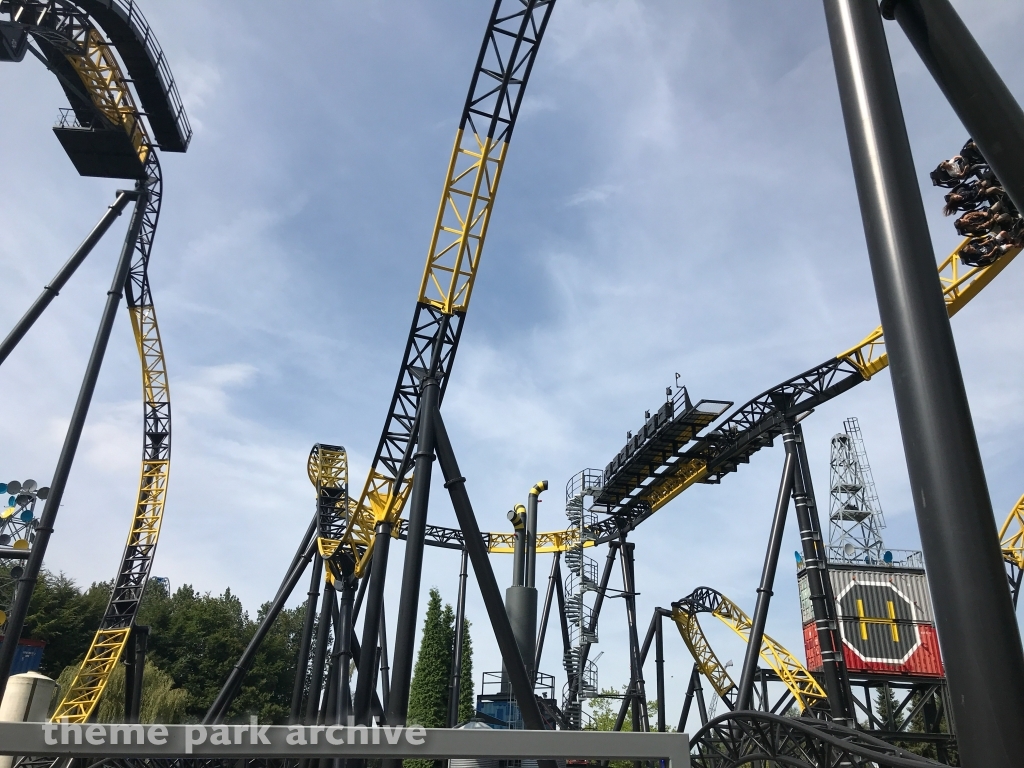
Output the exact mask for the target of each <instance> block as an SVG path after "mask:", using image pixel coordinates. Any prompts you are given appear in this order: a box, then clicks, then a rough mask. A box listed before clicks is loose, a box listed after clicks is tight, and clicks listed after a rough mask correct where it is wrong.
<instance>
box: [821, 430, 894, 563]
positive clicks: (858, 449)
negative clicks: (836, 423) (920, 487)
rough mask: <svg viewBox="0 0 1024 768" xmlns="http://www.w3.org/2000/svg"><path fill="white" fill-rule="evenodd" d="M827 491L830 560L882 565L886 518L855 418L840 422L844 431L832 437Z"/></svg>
mask: <svg viewBox="0 0 1024 768" xmlns="http://www.w3.org/2000/svg"><path fill="white" fill-rule="evenodd" d="M829 488H830V494H829V495H830V502H829V520H830V524H829V536H828V545H829V546H828V557H829V560H831V561H833V562H839V563H857V564H863V563H867V564H868V565H874V564H880V563H882V562H883V558H884V556H885V554H884V553H885V545H884V544H883V543H882V529H883V528H885V517H883V515H882V505H881V504H880V503H879V501H878V493H877V492H876V491H875V481H874V478H872V476H871V465H870V464H868V456H867V453H866V451H865V450H864V437H863V435H862V434H861V431H860V423H859V422H858V421H857V419H856V418H849V419H846V420H845V421H843V431H842V432H840V433H839V434H837V435H834V436H833V437H832V455H831V458H830V460H829ZM890 557H891V556H890Z"/></svg>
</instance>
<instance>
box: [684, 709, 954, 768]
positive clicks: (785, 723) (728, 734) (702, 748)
mask: <svg viewBox="0 0 1024 768" xmlns="http://www.w3.org/2000/svg"><path fill="white" fill-rule="evenodd" d="M690 763H691V765H693V766H694V768H740V766H745V765H750V766H757V767H758V768H760V766H764V765H779V766H790V767H791V768H874V767H875V766H879V768H882V767H884V768H927V766H936V765H943V763H936V762H935V761H933V760H928V759H926V758H923V757H921V756H919V755H915V754H914V753H912V752H907V751H906V750H903V749H900V748H899V747H894V746H892V745H891V744H887V743H886V742H884V741H881V740H880V739H876V738H873V737H871V736H868V735H866V734H864V733H862V732H861V731H855V730H853V729H852V728H845V727H843V726H840V725H835V724H833V723H828V722H825V721H822V720H815V719H811V718H801V717H783V716H781V715H773V714H770V713H768V712H756V711H748V710H745V711H739V712H728V713H726V714H724V715H722V716H720V717H717V718H715V719H714V720H712V721H710V722H709V723H708V724H707V725H705V726H704V727H703V728H701V729H700V730H699V731H697V733H695V734H694V735H693V738H691V739H690Z"/></svg>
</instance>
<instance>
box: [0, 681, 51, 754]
mask: <svg viewBox="0 0 1024 768" xmlns="http://www.w3.org/2000/svg"><path fill="white" fill-rule="evenodd" d="M56 685H57V684H56V682H54V681H53V680H51V679H50V678H49V677H47V676H46V675H40V674H39V673H38V672H23V673H22V674H20V675H11V678H10V679H9V680H8V681H7V690H5V691H4V698H3V700H2V701H0V722H5V723H41V722H43V721H44V720H46V715H47V711H48V710H49V708H50V698H51V697H52V696H53V689H54V687H55V686H56ZM14 760H15V758H13V757H10V756H6V755H0V768H11V766H12V765H13V764H14Z"/></svg>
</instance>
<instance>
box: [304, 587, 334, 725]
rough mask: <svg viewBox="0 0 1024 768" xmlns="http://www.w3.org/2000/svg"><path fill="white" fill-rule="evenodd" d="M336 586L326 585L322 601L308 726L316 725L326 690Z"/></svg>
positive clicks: (307, 709) (317, 628)
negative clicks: (328, 641) (329, 638)
mask: <svg viewBox="0 0 1024 768" xmlns="http://www.w3.org/2000/svg"><path fill="white" fill-rule="evenodd" d="M334 602H335V599H334V584H333V583H332V582H331V581H327V583H325V584H324V596H323V600H321V601H320V617H319V619H318V621H317V627H316V647H315V648H314V650H313V671H312V672H311V673H310V676H309V695H308V697H307V699H306V720H305V724H306V725H316V724H317V723H316V720H317V713H318V712H319V711H320V696H321V694H322V693H323V689H324V665H325V664H326V663H327V639H328V637H329V636H330V631H331V615H332V611H333V608H334Z"/></svg>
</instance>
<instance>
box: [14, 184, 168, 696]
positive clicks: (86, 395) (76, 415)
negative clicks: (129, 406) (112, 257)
mask: <svg viewBox="0 0 1024 768" xmlns="http://www.w3.org/2000/svg"><path fill="white" fill-rule="evenodd" d="M137 192H138V197H137V199H136V201H135V210H134V212H133V213H132V220H131V224H130V225H129V226H128V235H127V237H125V241H124V245H123V246H122V248H121V255H120V257H119V258H118V261H117V267H116V268H115V270H114V279H113V281H112V282H111V284H110V290H109V291H107V301H106V304H105V305H104V307H103V314H102V315H101V316H100V325H99V329H98V330H97V331H96V340H95V341H94V342H93V346H92V352H91V353H90V355H89V362H88V364H87V365H86V366H85V376H84V377H83V378H82V387H81V389H80V390H79V391H78V400H77V401H76V402H75V409H74V411H72V413H71V423H70V424H69V425H68V431H67V434H66V435H65V437H64V445H63V447H62V448H61V451H60V458H59V459H57V467H56V469H55V470H54V472H53V480H52V481H51V483H50V493H49V495H48V496H47V497H46V504H45V505H44V506H43V514H42V515H40V517H39V523H38V525H37V526H36V534H35V539H34V540H33V542H32V552H31V554H30V555H29V558H28V560H27V561H26V563H25V571H24V573H22V575H21V578H20V579H18V588H17V591H16V592H15V596H14V601H13V604H12V605H11V612H10V615H9V616H8V617H7V628H6V633H5V635H4V639H3V643H2V644H0V699H2V698H3V694H4V690H5V689H6V688H7V680H8V678H9V677H10V675H11V662H12V661H13V660H14V652H15V651H16V650H17V648H18V641H19V640H20V639H21V631H22V629H24V627H25V616H26V615H27V614H28V604H29V601H30V600H31V599H32V591H33V590H34V589H35V586H36V581H37V579H38V578H39V570H40V568H42V565H43V557H44V556H45V555H46V545H47V544H49V542H50V535H51V534H52V533H53V526H54V524H55V522H56V520H57V511H58V510H59V509H60V503H61V501H62V500H63V498H64V488H65V487H66V486H67V482H68V476H69V475H70V474H71V465H72V464H73V463H74V460H75V452H76V451H77V450H78V443H79V441H80V440H81V438H82V429H83V428H84V427H85V418H86V416H87V415H88V413H89V405H90V404H91V403H92V394H93V392H94V391H95V389H96V380H97V379H98V378H99V375H100V368H101V367H102V365H103V355H104V353H105V352H106V351H107V342H109V341H110V331H111V329H112V328H113V327H114V318H115V317H116V315H117V307H118V305H119V304H120V303H121V296H122V295H123V291H124V286H125V281H126V280H127V279H128V270H129V268H130V267H131V262H132V255H133V254H134V252H135V243H136V241H137V240H138V239H139V231H140V230H141V229H142V221H143V215H144V213H145V210H146V202H147V200H148V199H149V193H148V191H147V189H146V186H145V183H144V182H139V185H138V187H137Z"/></svg>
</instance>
